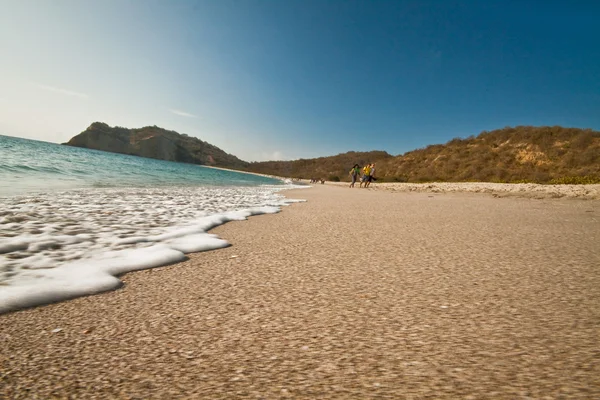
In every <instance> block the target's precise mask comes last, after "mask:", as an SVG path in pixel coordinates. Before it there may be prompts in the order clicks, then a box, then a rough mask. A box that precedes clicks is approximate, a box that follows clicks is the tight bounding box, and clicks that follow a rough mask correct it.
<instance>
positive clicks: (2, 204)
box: [0, 136, 299, 313]
mask: <svg viewBox="0 0 600 400" xmlns="http://www.w3.org/2000/svg"><path fill="white" fill-rule="evenodd" d="M290 188H298V186H294V185H292V184H291V183H290V182H285V181H283V180H280V179H273V178H268V177H263V176H257V175H252V174H245V173H238V172H232V171H224V170H218V169H213V168H206V167H201V166H197V165H191V164H182V163H175V162H168V161H160V160H153V159H148V158H141V157H135V156H127V155H122V154H115V153H107V152H101V151H95V150H87V149H80V148H74V147H69V146H61V145H58V144H52V143H45V142H39V141H33V140H26V139H18V138H13V137H7V136H0V313H3V312H10V311H14V310H18V309H21V308H25V307H32V306H37V305H42V304H46V303H50V302H55V301H61V300H66V299H69V298H72V297H77V296H82V295H88V294H93V293H98V292H102V291H105V290H111V289H114V288H117V287H119V286H120V285H121V280H120V279H119V276H120V275H121V274H123V273H126V272H129V271H134V270H139V269H146V268H154V267H160V266H162V265H166V264H171V263H174V262H178V261H183V260H185V259H186V254H188V253H192V252H200V251H206V250H212V249H217V248H221V247H226V246H229V245H230V244H229V243H228V242H227V241H226V240H224V239H221V238H219V237H217V236H216V235H213V234H210V233H209V230H210V229H211V228H213V227H215V226H217V225H220V224H223V223H225V222H228V221H235V220H244V219H246V218H248V217H250V216H252V215H258V214H269V213H276V212H279V211H280V210H281V208H282V207H283V206H286V205H288V204H290V203H294V202H296V201H299V200H292V199H288V198H286V197H284V196H283V195H282V194H281V192H282V191H283V190H285V189H290ZM165 284H168V282H166V283H165Z"/></svg>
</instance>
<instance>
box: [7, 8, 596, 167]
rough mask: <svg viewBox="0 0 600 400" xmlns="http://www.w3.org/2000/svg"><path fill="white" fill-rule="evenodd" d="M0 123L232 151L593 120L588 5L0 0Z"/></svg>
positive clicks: (307, 151) (442, 137)
mask: <svg viewBox="0 0 600 400" xmlns="http://www.w3.org/2000/svg"><path fill="white" fill-rule="evenodd" d="M0 10H2V11H1V12H0V134H4V135H9V136H18V137H24V138H30V139H37V140H43V141H48V142H56V143H62V142H66V141H68V140H69V139H70V138H71V137H73V136H74V135H76V134H78V133H80V132H81V131H83V130H85V129H86V128H87V127H88V126H89V125H90V124H91V123H92V122H94V121H102V122H106V123H107V124H109V125H111V126H115V125H118V126H124V127H128V128H139V127H143V126H148V125H157V126H160V127H163V128H166V129H169V130H175V131H177V132H179V133H186V134H188V135H190V136H195V137H198V138H200V139H202V140H204V141H207V142H209V143H212V144H214V145H216V146H218V147H220V148H222V149H223V150H225V151H227V152H228V153H231V154H234V155H236V156H238V157H240V158H241V159H244V160H247V161H262V160H289V159H298V158H312V157H320V156H328V155H335V154H339V153H343V152H346V151H369V150H385V151H387V152H389V153H391V154H394V155H396V154H403V153H405V152H407V151H410V150H414V149H416V148H420V147H425V146H427V145H429V144H438V143H446V142H447V141H449V140H451V139H453V138H455V137H467V136H470V135H477V134H479V133H480V132H481V131H483V130H493V129H499V128H503V127H505V126H517V125H536V126H539V125H562V126H568V127H580V128H592V129H597V130H600V33H599V32H600V31H599V30H598V21H599V20H600V2H598V1H592V0H589V1H584V0H572V1H566V0H565V1H555V0H539V1H532V0H530V1H527V0H515V1H513V0H503V1H496V0H481V1H476V0H463V1H454V0H422V1H401V0H398V1H391V0H369V1H352V0H349V1H342V0H336V1H327V0H301V1H295V0H270V1H269V0H236V1H231V0H211V1H184V0H172V1H167V0H163V1H156V0H102V1H96V0H94V1H91V0H43V1H42V0H0Z"/></svg>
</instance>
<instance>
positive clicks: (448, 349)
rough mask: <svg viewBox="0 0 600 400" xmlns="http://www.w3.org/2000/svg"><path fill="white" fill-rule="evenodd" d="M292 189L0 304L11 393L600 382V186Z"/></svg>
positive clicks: (487, 388) (208, 395) (510, 390)
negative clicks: (147, 263) (53, 292)
mask: <svg viewBox="0 0 600 400" xmlns="http://www.w3.org/2000/svg"><path fill="white" fill-rule="evenodd" d="M286 194H287V195H288V196H289V197H292V198H304V199H307V200H308V202H307V203H301V204H294V205H292V206H289V207H286V208H284V209H283V211H282V212H281V213H279V214H275V215H263V216H257V217H252V218H250V219H249V220H248V221H242V222H232V223H228V224H226V225H224V226H220V227H218V228H216V229H214V230H213V231H212V232H214V233H217V234H218V235H219V236H220V237H222V238H223V239H226V240H228V241H230V242H231V243H232V247H229V248H227V249H223V250H217V251H211V252H206V253H198V254H192V255H191V256H190V259H189V261H186V262H184V263H180V264H176V265H172V266H168V267H163V268H158V269H154V270H147V271H141V272H135V273H130V274H127V275H125V276H124V277H123V279H124V281H125V286H124V287H123V288H122V289H119V290H116V291H113V292H108V293H103V294H99V295H95V296H88V297H85V298H79V299H74V300H71V301H67V302H62V303H58V304H52V305H48V306H44V307H38V308H33V309H28V310H24V311H19V312H14V313H11V314H5V315H0V368H1V369H0V397H1V398H7V399H9V398H23V399H35V398H44V399H47V398H66V397H69V396H71V397H73V398H101V399H105V398H137V399H150V398H156V399H166V398H202V399H216V398H223V399H231V398H254V399H257V398H307V399H316V398H319V399H322V398H323V399H325V398H351V399H363V398H384V399H385V398H388V399H420V398H448V399H457V398H461V399H469V398H472V399H483V398H487V399H489V398H493V399H515V398H535V399H540V398H569V399H591V398H599V397H600V251H599V250H600V248H599V245H598V243H600V202H598V201H596V200H574V199H541V200H540V199H527V198H520V197H515V198H513V197H510V198H496V197H493V196H492V195H489V194H473V193H444V194H441V193H411V192H400V193H395V192H391V191H386V190H361V189H358V188H356V189H348V188H345V187H337V186H332V185H316V186H315V187H313V188H312V189H307V190H297V191H291V192H288V193H286Z"/></svg>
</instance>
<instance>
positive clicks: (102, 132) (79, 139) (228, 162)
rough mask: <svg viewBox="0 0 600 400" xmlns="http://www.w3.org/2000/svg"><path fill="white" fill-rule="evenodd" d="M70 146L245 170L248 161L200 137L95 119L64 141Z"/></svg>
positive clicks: (157, 128)
mask: <svg viewBox="0 0 600 400" xmlns="http://www.w3.org/2000/svg"><path fill="white" fill-rule="evenodd" d="M65 144H67V145H69V146H75V147H85V148H88V149H95V150H103V151H110V152H113V153H122V154H130V155H136V156H140V157H148V158H156V159H159V160H168V161H178V162H185V163H191V164H200V165H209V166H217V167H224V168H234V169H244V168H246V166H247V165H248V163H247V162H245V161H242V160H240V159H239V158H237V157H235V156H233V155H231V154H228V153H226V152H224V151H223V150H221V149H220V148H218V147H216V146H213V145H212V144H210V143H207V142H204V141H202V140H200V139H198V138H195V137H191V136H188V135H185V134H179V133H177V132H175V131H169V130H166V129H162V128H159V127H157V126H146V127H144V128H139V129H127V128H123V127H119V126H117V127H114V128H113V127H110V126H108V125H107V124H105V123H102V122H94V123H93V124H92V125H90V126H89V127H88V128H87V129H86V130H85V131H83V132H81V133H80V134H79V135H77V136H75V137H73V138H71V140H69V142H67V143H65Z"/></svg>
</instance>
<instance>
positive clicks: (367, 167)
mask: <svg viewBox="0 0 600 400" xmlns="http://www.w3.org/2000/svg"><path fill="white" fill-rule="evenodd" d="M369 176H371V164H367V165H365V166H364V167H363V177H362V180H361V181H360V185H359V186H360V187H362V185H363V183H364V184H365V187H367V182H369Z"/></svg>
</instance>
